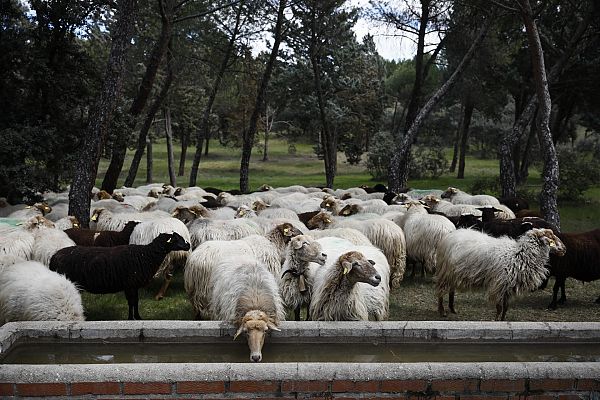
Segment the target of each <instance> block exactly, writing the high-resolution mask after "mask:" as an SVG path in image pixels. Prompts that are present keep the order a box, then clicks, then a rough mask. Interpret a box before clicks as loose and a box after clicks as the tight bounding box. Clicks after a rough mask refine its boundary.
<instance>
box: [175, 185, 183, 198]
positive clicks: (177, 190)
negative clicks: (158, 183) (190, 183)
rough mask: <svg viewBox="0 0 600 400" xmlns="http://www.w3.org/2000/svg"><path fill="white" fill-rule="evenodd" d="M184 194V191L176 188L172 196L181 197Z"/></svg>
mask: <svg viewBox="0 0 600 400" xmlns="http://www.w3.org/2000/svg"><path fill="white" fill-rule="evenodd" d="M184 193H185V189H184V188H182V187H179V186H178V187H176V188H175V191H174V192H173V196H181V195H182V194H184Z"/></svg>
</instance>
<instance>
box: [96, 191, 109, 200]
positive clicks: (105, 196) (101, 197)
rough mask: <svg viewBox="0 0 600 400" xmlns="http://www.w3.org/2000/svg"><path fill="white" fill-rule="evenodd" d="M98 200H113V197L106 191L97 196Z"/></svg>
mask: <svg viewBox="0 0 600 400" xmlns="http://www.w3.org/2000/svg"><path fill="white" fill-rule="evenodd" d="M96 197H97V198H98V200H108V199H112V197H111V195H110V194H109V193H108V192H107V191H106V190H101V191H99V192H98V193H97V194H96Z"/></svg>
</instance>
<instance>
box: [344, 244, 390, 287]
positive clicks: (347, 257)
mask: <svg viewBox="0 0 600 400" xmlns="http://www.w3.org/2000/svg"><path fill="white" fill-rule="evenodd" d="M338 261H339V265H340V266H341V267H342V268H343V272H342V274H343V275H347V276H348V279H349V280H350V282H352V283H358V282H364V283H368V284H369V285H371V286H378V285H379V283H381V276H380V275H379V273H378V272H377V270H376V269H375V267H373V266H374V265H375V261H373V260H367V259H366V258H365V256H364V255H363V254H362V253H360V252H358V251H350V252H348V253H345V254H342V255H341V256H340V258H339V260H338Z"/></svg>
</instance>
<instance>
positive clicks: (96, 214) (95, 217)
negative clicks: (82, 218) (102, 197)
mask: <svg viewBox="0 0 600 400" xmlns="http://www.w3.org/2000/svg"><path fill="white" fill-rule="evenodd" d="M104 211H106V209H105V208H96V209H95V210H94V212H93V213H92V217H91V218H90V221H93V222H96V221H98V218H100V214H102V213H103V212H104Z"/></svg>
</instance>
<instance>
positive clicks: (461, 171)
mask: <svg viewBox="0 0 600 400" xmlns="http://www.w3.org/2000/svg"><path fill="white" fill-rule="evenodd" d="M474 108H475V102H473V101H472V100H471V99H467V101H466V103H465V114H464V116H463V123H462V132H461V135H460V159H459V161H458V174H457V175H456V178H458V179H465V157H466V155H467V142H468V139H469V126H470V125H471V117H472V116H473V109H474Z"/></svg>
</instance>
